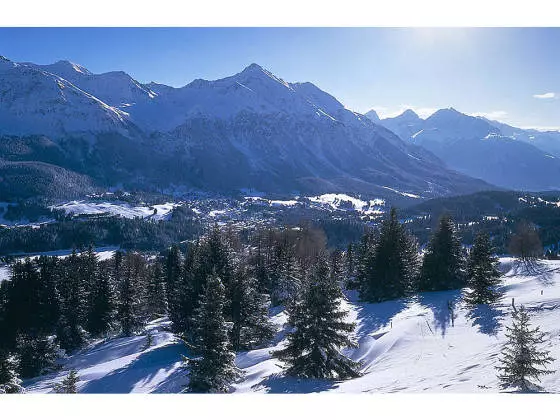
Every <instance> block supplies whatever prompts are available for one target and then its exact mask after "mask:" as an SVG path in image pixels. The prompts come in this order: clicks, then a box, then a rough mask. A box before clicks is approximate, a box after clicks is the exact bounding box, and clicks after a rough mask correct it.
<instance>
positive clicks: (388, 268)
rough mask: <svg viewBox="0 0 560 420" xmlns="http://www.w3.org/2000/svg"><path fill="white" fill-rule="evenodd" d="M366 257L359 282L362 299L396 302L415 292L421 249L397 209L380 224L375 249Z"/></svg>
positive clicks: (393, 209) (392, 210)
mask: <svg viewBox="0 0 560 420" xmlns="http://www.w3.org/2000/svg"><path fill="white" fill-rule="evenodd" d="M366 258H367V260H366V261H364V262H363V266H364V270H363V272H362V276H361V277H360V279H359V281H360V283H361V286H360V291H361V293H360V297H361V298H362V299H363V300H367V301H369V302H381V301H384V300H390V299H397V298H400V297H403V296H405V295H406V294H407V293H410V292H412V291H413V290H414V289H415V286H416V279H417V275H418V269H419V258H418V247H417V244H416V240H415V239H414V238H413V237H412V236H410V235H409V234H408V233H407V232H406V230H405V229H404V227H403V226H402V225H401V224H400V223H399V220H398V218H397V211H396V209H395V208H392V209H391V212H390V213H389V217H388V218H387V219H386V220H384V221H383V223H382V224H381V226H380V228H379V235H378V237H377V239H376V240H375V242H374V246H373V249H372V250H371V251H370V252H368V253H367V254H366Z"/></svg>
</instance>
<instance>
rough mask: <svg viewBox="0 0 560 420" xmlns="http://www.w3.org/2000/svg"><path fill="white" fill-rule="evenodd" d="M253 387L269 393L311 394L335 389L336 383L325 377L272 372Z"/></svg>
mask: <svg viewBox="0 0 560 420" xmlns="http://www.w3.org/2000/svg"><path fill="white" fill-rule="evenodd" d="M253 388H255V389H263V388H264V389H266V391H267V393H270V394H311V393H314V392H323V391H327V390H329V389H336V388H338V383H337V382H336V381H332V380H331V381H329V380H327V379H301V378H293V377H290V376H284V375H282V374H272V375H270V376H268V377H267V378H265V379H264V380H263V381H261V382H260V383H258V384H257V385H255V386H253Z"/></svg>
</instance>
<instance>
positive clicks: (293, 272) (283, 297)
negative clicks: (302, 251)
mask: <svg viewBox="0 0 560 420" xmlns="http://www.w3.org/2000/svg"><path fill="white" fill-rule="evenodd" d="M273 252H274V253H273V256H272V261H271V264H270V286H271V299H272V306H278V305H285V304H288V303H289V302H291V301H292V300H293V299H294V298H295V296H296V295H297V293H298V291H299V289H300V288H301V280H300V264H299V262H298V260H297V258H296V255H295V247H294V245H293V244H292V243H290V242H289V241H288V240H287V239H286V238H283V240H281V241H280V242H279V243H277V244H276V245H275V247H274V251H273Z"/></svg>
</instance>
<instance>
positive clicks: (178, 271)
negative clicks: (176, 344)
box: [164, 245, 184, 331]
mask: <svg viewBox="0 0 560 420" xmlns="http://www.w3.org/2000/svg"><path fill="white" fill-rule="evenodd" d="M182 274H183V273H182V257H181V252H180V251H179V247H178V246H177V245H173V246H172V247H171V248H170V249H169V251H168V252H167V255H166V257H165V266H164V276H165V289H166V293H167V304H168V308H169V318H170V319H171V322H172V323H173V327H174V330H175V331H182V330H183V329H184V323H183V315H182V310H181V297H180V295H181V293H180V289H181V287H180V284H179V283H180V281H181V277H182Z"/></svg>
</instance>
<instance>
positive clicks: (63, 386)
mask: <svg viewBox="0 0 560 420" xmlns="http://www.w3.org/2000/svg"><path fill="white" fill-rule="evenodd" d="M79 380H80V378H79V376H78V372H77V371H76V370H75V369H72V370H71V371H70V372H69V373H68V375H67V376H66V377H65V378H64V379H63V380H62V382H60V383H58V384H55V386H54V387H53V391H54V392H55V393H56V394H77V393H78V386H77V384H78V382H79Z"/></svg>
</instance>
